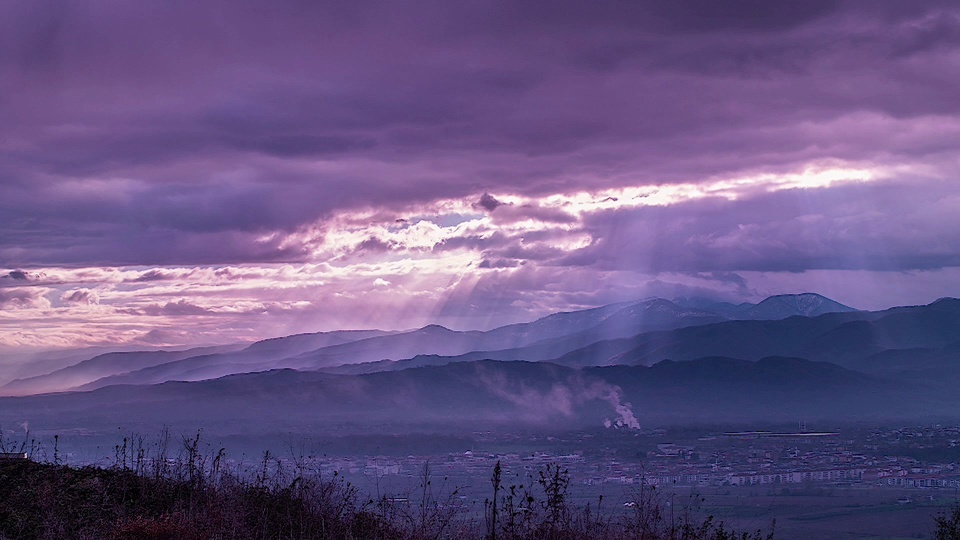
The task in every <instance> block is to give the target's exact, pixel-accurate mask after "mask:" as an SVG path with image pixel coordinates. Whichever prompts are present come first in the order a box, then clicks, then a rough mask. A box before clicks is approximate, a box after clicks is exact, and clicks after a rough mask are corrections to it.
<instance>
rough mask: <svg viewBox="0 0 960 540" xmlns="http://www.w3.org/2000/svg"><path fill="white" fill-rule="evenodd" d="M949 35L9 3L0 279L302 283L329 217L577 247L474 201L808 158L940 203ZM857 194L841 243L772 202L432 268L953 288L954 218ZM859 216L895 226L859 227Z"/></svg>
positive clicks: (823, 11)
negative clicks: (492, 231)
mask: <svg viewBox="0 0 960 540" xmlns="http://www.w3.org/2000/svg"><path fill="white" fill-rule="evenodd" d="M958 17H960V9H958V7H957V6H956V3H955V2H940V1H930V2H888V1H880V0H878V1H872V0H853V1H845V2H840V1H834V0H811V1H805V2H770V1H764V0H736V1H734V2H714V1H710V0H684V1H668V0H642V1H641V0H629V1H626V0H610V1H600V2H592V3H584V2H578V1H577V2H575V1H573V0H561V1H558V2H552V3H550V4H549V5H543V4H537V3H524V2H489V1H467V2H462V3H460V2H458V3H456V5H454V4H450V3H439V2H400V3H396V4H393V3H375V4H362V3H334V4H331V3H315V4H310V3H307V4H304V3H301V2H271V3H254V2H251V3H244V4H243V7H238V6H237V5H236V4H234V3H227V2H220V1H211V2H201V3H192V4H190V5H176V6H174V5H167V4H156V5H145V4H143V3H123V2H117V3H110V2H107V3H83V2H73V1H69V0H68V1H62V2H60V1H56V2H47V1H38V2H26V3H7V4H4V5H2V6H0V80H2V81H3V83H2V90H3V91H2V93H0V95H2V97H0V116H2V117H3V118H4V122H3V124H2V125H0V138H2V139H3V140H5V141H13V142H10V143H9V144H7V145H5V147H4V151H3V153H2V155H0V261H2V262H3V263H4V264H7V265H17V266H23V267H28V268H29V267H30V266H32V265H41V264H49V265H57V264H64V265H85V264H110V265H122V264H142V265H148V264H158V265H173V264H183V265H203V264H211V265H216V264H232V263H244V262H249V263H255V262H294V261H303V260H305V259H307V258H308V257H309V250H307V249H305V248H304V247H303V246H300V245H297V244H296V242H283V241H282V240H281V238H282V236H283V235H282V234H275V233H286V232H291V231H296V230H297V229H298V228H301V227H304V226H308V225H309V224H311V223H314V222H317V221H322V220H324V219H326V218H328V217H329V216H331V215H332V214H334V213H336V212H338V211H342V210H351V209H357V208H367V207H371V206H372V207H383V208H398V209H404V210H403V211H406V208H407V207H410V206H415V205H417V204H421V203H426V202H429V201H432V200H436V199H437V198H451V197H456V198H463V199H464V200H476V197H477V194H478V193H481V192H482V193H483V195H482V196H481V197H480V199H479V200H477V201H476V208H478V209H483V210H485V211H487V212H489V213H490V215H491V217H492V219H493V220H494V221H495V222H496V223H498V224H511V223H516V222H518V221H521V220H524V219H533V220H538V221H541V222H546V223H559V224H565V225H570V226H573V225H575V224H576V223H577V219H576V217H575V216H573V215H571V214H569V213H567V212H565V211H563V210H558V209H554V208H544V207H539V206H536V205H530V206H521V205H504V204H503V203H502V202H501V201H500V200H498V199H497V198H496V197H494V196H492V195H490V193H489V192H493V193H498V194H502V195H501V196H503V195H507V194H520V195H528V196H531V197H535V196H538V195H549V194H554V193H560V192H564V193H571V192H583V191H586V192H595V191H599V190H602V189H606V188H616V187H622V186H626V185H641V184H668V183H675V182H700V181H703V180H704V179H707V178H708V177H711V176H725V175H727V176H728V175H734V174H740V173H750V172H755V171H758V170H770V171H789V170H796V169H798V168H802V167H803V166H805V165H806V164H809V163H811V162H817V161H824V160H840V161H844V160H846V161H851V162H857V163H862V164H865V165H876V166H878V167H879V166H891V167H892V166H898V165H901V164H904V163H907V164H916V163H924V164H927V166H928V167H930V168H933V169H937V170H935V171H934V172H933V173H931V176H932V177H936V178H939V179H940V180H943V179H949V180H952V179H955V176H950V174H952V173H951V172H950V171H948V170H946V169H944V168H943V167H941V165H940V164H942V163H944V162H946V161H948V158H949V156H951V155H952V154H953V153H954V152H955V149H956V148H957V147H958V146H960V130H958V129H957V126H958V125H960V97H958V94H957V92H956V88H957V87H960V72H958V71H957V70H955V69H952V68H953V60H952V58H953V57H954V56H955V55H956V54H957V51H958V49H960V22H958V21H960V18H958ZM945 156H946V157H945ZM903 181H904V182H906V181H907V180H906V179H903ZM912 181H913V180H911V182H912ZM937 189H940V191H941V192H942V191H944V190H945V189H946V188H943V186H940V187H939V188H937ZM484 190H489V192H486V191H484ZM828 191H829V190H828ZM920 191H922V190H920ZM871 193H872V192H871V188H864V191H863V192H862V193H861V196H862V197H863V199H862V200H861V202H860V206H859V207H856V208H853V209H852V212H853V214H852V215H855V216H859V219H861V221H860V222H850V221H844V220H843V212H844V211H845V210H844V209H843V208H841V207H840V206H837V205H838V204H839V202H838V200H839V192H838V196H837V198H834V199H831V200H827V201H826V202H827V204H828V208H830V209H831V210H830V213H828V214H826V215H825V216H823V217H821V218H815V216H816V212H814V213H812V214H811V215H812V216H814V217H804V216H805V214H801V213H800V211H801V208H800V206H799V205H798V203H797V200H798V198H797V197H793V196H787V195H781V196H771V197H768V198H765V199H763V200H764V201H765V203H766V204H768V205H781V206H764V205H761V204H759V203H753V202H750V201H742V202H737V203H733V204H728V203H721V202H717V201H706V202H698V203H690V204H687V205H683V207H682V208H676V209H674V208H660V209H656V208H644V209H639V210H624V211H620V212H615V213H605V212H604V213H598V214H597V215H595V216H591V217H589V218H588V220H587V222H586V223H585V226H586V229H587V231H588V232H589V234H590V235H591V236H592V237H593V238H594V242H593V243H592V244H591V246H590V247H588V248H585V249H583V250H580V251H579V252H577V253H575V254H573V255H570V256H569V257H566V258H565V257H564V256H563V254H562V253H557V252H556V250H555V249H554V248H545V247H543V246H540V247H536V248H531V247H524V248H523V249H521V248H520V247H518V245H519V244H517V242H518V239H516V238H504V237H483V238H481V237H479V236H478V237H470V238H464V239H450V240H447V241H445V242H444V244H443V245H441V246H438V247H437V251H442V250H444V249H452V248H455V247H456V246H464V247H472V248H474V249H477V250H478V251H480V252H482V253H483V255H482V257H483V258H482V259H481V260H487V261H489V262H488V264H494V261H509V260H519V261H522V260H537V261H541V262H544V263H546V262H550V263H552V264H571V265H574V264H575V265H586V266H595V267H598V268H599V267H612V268H619V267H624V266H630V265H635V266H637V267H641V268H645V269H648V270H650V271H661V270H664V271H665V270H670V269H677V270H682V271H691V272H712V271H716V272H726V271H736V270H740V269H786V270H802V269H804V268H847V267H850V268H877V269H879V268H890V269H893V268H936V267H943V266H950V265H955V264H957V262H956V256H955V254H954V253H952V250H951V249H949V245H948V243H947V242H946V239H952V236H951V233H949V232H946V233H936V232H934V231H949V230H950V229H949V228H948V227H947V226H946V225H947V224H951V225H952V224H953V221H952V220H951V218H950V217H949V215H948V213H946V212H938V213H936V214H935V215H936V216H937V217H936V218H935V219H934V218H929V217H926V216H925V215H924V213H923V212H922V211H921V209H922V205H924V204H927V203H928V202H929V201H925V200H922V199H921V198H918V196H916V195H914V194H912V193H908V195H911V196H910V197H907V198H906V201H907V202H906V203H905V204H915V205H920V206H909V207H907V208H906V211H905V212H904V211H902V210H900V209H898V208H895V207H893V206H891V205H890V204H888V201H886V199H883V198H884V197H886V195H885V194H884V193H886V192H884V191H883V190H881V191H879V192H877V193H876V194H871ZM873 198H878V199H877V200H878V201H879V202H878V205H879V206H877V208H876V209H875V211H876V212H880V213H882V212H894V213H895V214H897V215H896V216H894V217H895V218H896V219H895V221H897V222H899V223H901V224H902V225H903V226H904V228H903V229H901V230H899V231H898V230H894V229H891V228H889V227H887V226H885V225H884V219H883V218H882V217H873V216H874V215H873V214H870V213H869V212H867V207H866V206H864V205H867V204H868V203H869V201H871V200H873ZM880 199H883V200H880ZM864 201H866V202H864ZM850 204H852V205H856V204H857V203H855V202H854V203H850ZM858 212H859V213H858ZM904 216H912V219H914V222H910V223H907V222H904V219H906V218H905V217H904ZM811 219H812V220H813V221H810V220H811ZM880 231H882V234H881V233H880ZM878 235H880V236H883V237H884V238H883V239H880V238H878ZM910 235H917V238H918V239H917V240H916V241H910V240H911V238H912V237H911V236H910ZM938 240H939V243H938ZM381 243H382V242H381ZM389 248H390V246H388V245H378V244H377V243H376V241H371V243H369V244H365V245H361V246H360V249H361V251H363V252H367V253H371V254H372V253H383V252H384V251H385V250H387V249H389ZM8 277H10V278H13V277H14V276H13V273H10V274H8ZM141 277H142V278H143V279H154V278H153V277H147V276H146V275H144V276H141ZM157 279H159V277H157Z"/></svg>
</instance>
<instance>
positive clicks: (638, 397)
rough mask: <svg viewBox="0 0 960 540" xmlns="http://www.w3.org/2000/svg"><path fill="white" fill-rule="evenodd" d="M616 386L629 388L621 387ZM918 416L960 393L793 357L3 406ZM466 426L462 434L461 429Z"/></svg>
mask: <svg viewBox="0 0 960 540" xmlns="http://www.w3.org/2000/svg"><path fill="white" fill-rule="evenodd" d="M618 388H619V390H618ZM627 402H629V403H631V404H632V410H633V412H634V414H635V415H636V418H637V419H638V420H639V421H640V422H641V423H643V422H653V423H659V422H702V421H710V422H716V421H726V420H730V421H742V422H754V421H772V420H778V421H781V420H790V421H792V420H796V419H797V418H806V419H810V420H813V419H834V420H850V419H861V418H880V417H884V418H918V417H932V416H938V415H957V414H960V396H957V395H955V393H954V394H951V395H943V394H937V395H933V394H931V393H930V392H928V391H927V388H926V387H924V386H923V385H919V384H915V383H905V382H903V381H887V380H884V379H879V378H876V377H872V376H869V375H865V374H862V373H857V372H854V371H850V370H846V369H843V368H840V367H839V366H835V365H831V364H827V363H820V362H810V361H807V360H802V359H791V358H766V359H761V360H760V361H758V362H749V361H744V360H735V359H730V358H722V357H712V358H704V359H697V360H693V361H690V362H661V363H658V364H656V365H654V366H651V367H646V366H610V367H594V368H586V369H583V370H576V369H572V368H567V367H563V366H558V365H555V364H549V363H528V362H494V361H478V362H459V363H452V364H448V365H445V366H436V367H424V368H416V369H408V370H403V371H389V372H378V373H372V374H366V375H330V374H325V373H318V372H296V371H291V370H277V371H271V372H265V373H254V374H244V375H233V376H229V377H224V378H221V379H216V380H211V381H202V382H195V383H181V382H169V383H163V384H159V385H152V386H111V387H106V388H101V389H99V390H95V391H92V392H73V393H66V394H53V395H41V396H29V397H23V398H2V399H0V411H3V413H2V415H3V418H0V420H2V421H4V422H8V423H9V422H13V421H17V422H19V421H22V420H24V419H29V421H30V425H31V426H32V427H33V428H34V429H42V430H69V429H73V428H77V427H83V428H85V429H90V430H105V431H104V432H106V431H109V430H116V429H117V427H121V428H123V429H133V430H135V429H155V428H156V426H158V425H164V424H169V425H171V426H173V427H175V428H176V429H197V428H203V429H204V430H205V431H207V432H209V433H221V434H225V433H227V434H228V433H240V432H243V433H257V432H278V431H283V430H310V431H314V432H315V431H316V430H318V429H333V428H336V429H340V430H351V429H369V428H371V427H376V429H378V430H380V431H382V432H391V431H398V432H400V431H404V430H419V429H428V428H429V429H432V428H430V426H433V427H443V428H444V429H463V430H464V431H472V430H475V429H479V428H478V426H480V425H484V424H489V423H499V424H506V423H512V424H537V425H541V426H542V427H550V428H557V429H562V428H564V427H573V426H577V425H584V424H586V425H598V424H599V423H600V422H602V421H603V420H604V419H616V418H617V412H616V411H615V409H614V406H615V405H617V404H623V403H627ZM457 426H460V427H459V428H458V427H457Z"/></svg>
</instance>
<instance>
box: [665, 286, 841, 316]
mask: <svg viewBox="0 0 960 540" xmlns="http://www.w3.org/2000/svg"><path fill="white" fill-rule="evenodd" d="M674 302H675V303H676V304H677V305H679V306H682V307H687V308H694V309H700V310H703V311H710V312H713V313H716V314H717V315H721V316H723V317H724V318H727V319H734V320H777V319H786V318H787V317H794V316H797V315H800V316H803V317H816V316H819V315H823V314H826V313H850V312H854V311H857V310H856V309H854V308H852V307H850V306H846V305H843V304H841V303H840V302H837V301H835V300H831V299H830V298H827V297H825V296H823V295H820V294H816V293H800V294H780V295H776V296H771V297H769V298H766V299H764V300H762V301H761V302H759V303H757V304H751V303H742V304H731V303H729V302H715V301H711V300H705V299H702V298H677V299H675V300H674Z"/></svg>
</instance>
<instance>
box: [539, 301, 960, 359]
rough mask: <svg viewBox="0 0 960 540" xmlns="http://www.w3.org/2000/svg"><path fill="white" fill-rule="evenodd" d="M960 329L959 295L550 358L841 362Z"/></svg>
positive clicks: (655, 335) (930, 342)
mask: <svg viewBox="0 0 960 540" xmlns="http://www.w3.org/2000/svg"><path fill="white" fill-rule="evenodd" d="M958 335H960V300H956V299H944V300H939V301H937V302H934V303H932V304H930V305H927V306H912V307H898V308H893V309H889V310H885V311H878V312H866V311H858V312H840V313H827V314H824V315H820V316H818V317H790V318H787V319H780V320H759V321H755V320H750V321H726V322H721V323H716V324H709V325H703V326H693V327H686V328H680V329H676V330H671V331H665V332H648V333H644V334H639V335H637V336H634V337H631V338H625V339H615V340H606V341H602V342H598V343H594V344H591V345H590V346H588V347H584V348H582V349H578V350H576V351H572V352H570V353H568V354H566V355H564V356H563V357H560V358H558V359H557V362H558V363H561V364H564V365H584V364H589V363H592V364H594V365H608V364H644V365H650V364H654V363H656V362H659V361H661V360H667V359H669V360H678V361H679V360H692V359H695V358H702V357H705V356H714V355H719V356H728V357H732V358H741V359H745V360H758V359H760V358H763V357H766V356H794V357H801V358H808V359H811V360H818V361H829V362H835V363H837V364H840V365H844V366H860V367H862V362H863V360H864V359H865V358H867V357H869V356H871V355H875V354H878V353H881V352H883V351H886V350H891V349H910V348H941V347H945V346H947V345H949V344H951V343H953V342H955V341H956V340H957V337H958Z"/></svg>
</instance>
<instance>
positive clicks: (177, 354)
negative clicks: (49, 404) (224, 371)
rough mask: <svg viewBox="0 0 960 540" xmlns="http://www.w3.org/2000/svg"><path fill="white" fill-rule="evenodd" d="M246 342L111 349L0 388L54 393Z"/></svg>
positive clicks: (13, 391) (4, 391)
mask: <svg viewBox="0 0 960 540" xmlns="http://www.w3.org/2000/svg"><path fill="white" fill-rule="evenodd" d="M244 346H245V344H240V345H223V346H217V347H198V348H193V349H186V350H183V351H129V352H109V353H105V354H100V355H97V356H94V357H93V358H90V359H88V360H83V361H81V362H78V363H76V364H74V365H70V366H67V367H64V368H60V369H57V370H54V371H52V372H50V373H47V374H44V375H36V376H33V377H26V378H22V379H14V380H12V381H10V382H8V383H7V384H5V385H3V386H2V387H0V394H3V395H26V394H37V393H43V392H53V391H59V390H64V389H68V388H73V387H76V386H80V385H83V384H86V383H89V382H90V381H94V380H96V379H99V378H102V377H106V376H109V375H112V374H114V373H123V372H127V371H130V370H133V369H137V368H142V367H145V366H155V365H157V364H163V363H166V362H171V361H175V360H181V359H183V358H189V357H191V356H198V355H202V354H213V353H225V352H231V351H235V350H238V349H241V348H243V347H244Z"/></svg>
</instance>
